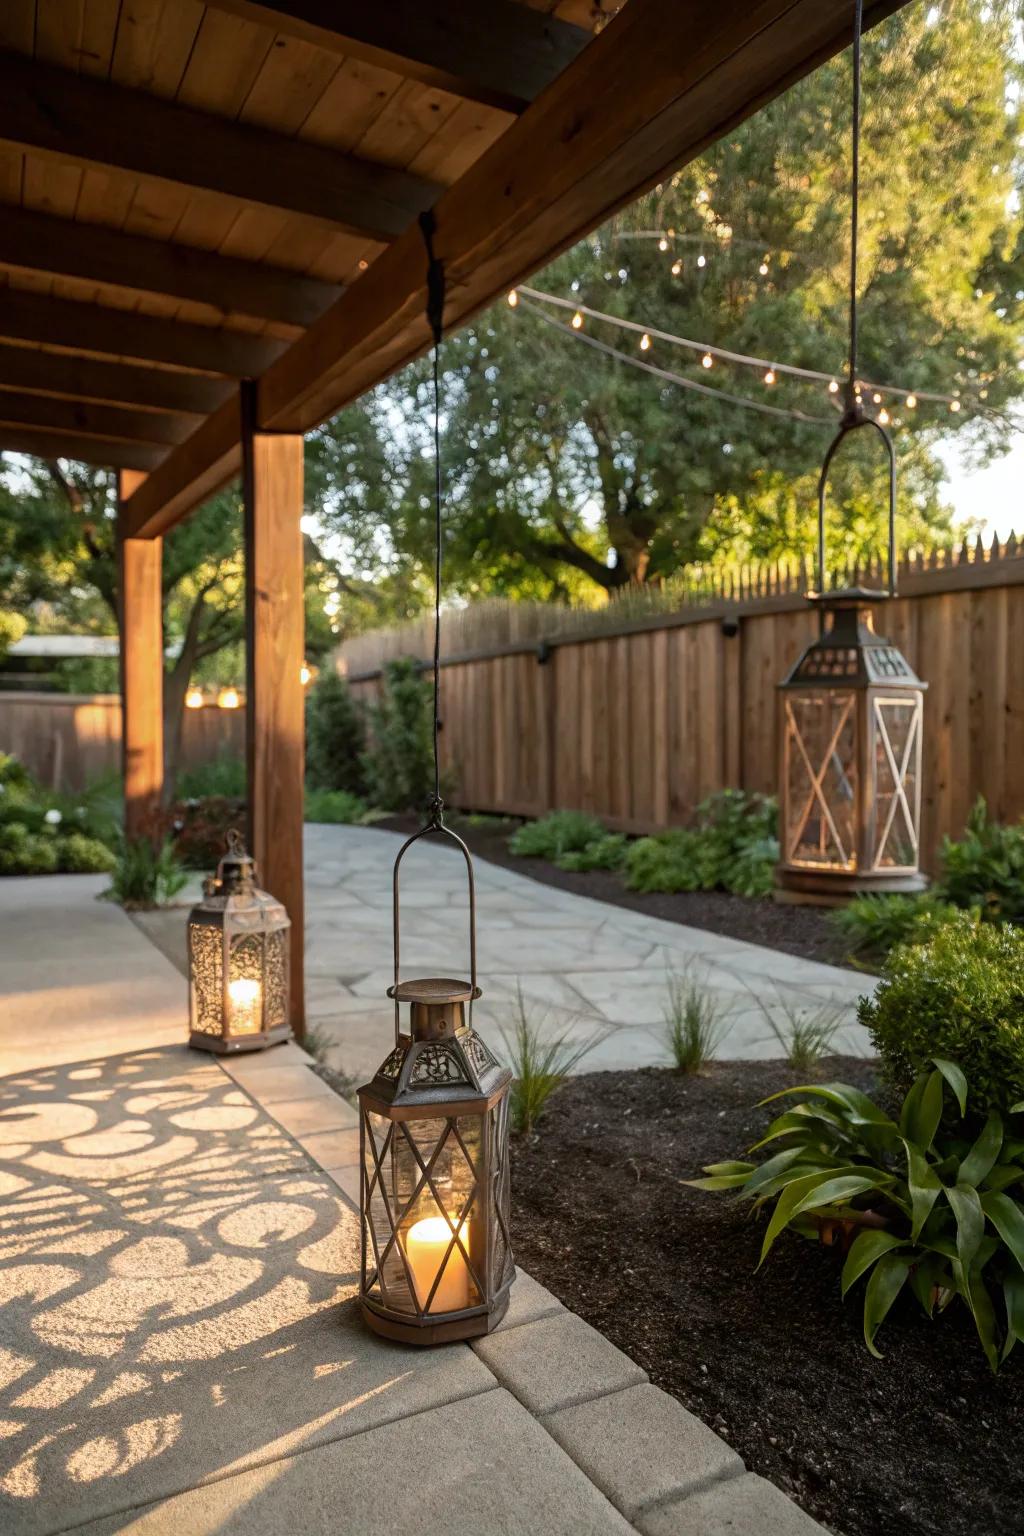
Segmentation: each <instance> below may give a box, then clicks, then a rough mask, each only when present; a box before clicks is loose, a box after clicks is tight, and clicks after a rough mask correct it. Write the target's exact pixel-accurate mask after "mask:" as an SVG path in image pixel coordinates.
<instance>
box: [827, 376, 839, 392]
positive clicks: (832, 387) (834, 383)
mask: <svg viewBox="0 0 1024 1536" xmlns="http://www.w3.org/2000/svg"><path fill="white" fill-rule="evenodd" d="M828 392H829V394H830V395H838V393H839V381H838V379H829V381H828Z"/></svg>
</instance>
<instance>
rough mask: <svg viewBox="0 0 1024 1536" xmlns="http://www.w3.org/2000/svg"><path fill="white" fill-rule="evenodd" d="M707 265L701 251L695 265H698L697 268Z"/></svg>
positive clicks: (706, 260)
mask: <svg viewBox="0 0 1024 1536" xmlns="http://www.w3.org/2000/svg"><path fill="white" fill-rule="evenodd" d="M707 264H708V259H707V257H706V256H705V255H704V252H703V251H701V253H700V255H699V256H698V257H697V265H698V267H706V266H707Z"/></svg>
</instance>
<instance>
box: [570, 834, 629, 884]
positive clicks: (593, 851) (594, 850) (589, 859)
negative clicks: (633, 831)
mask: <svg viewBox="0 0 1024 1536" xmlns="http://www.w3.org/2000/svg"><path fill="white" fill-rule="evenodd" d="M625 858H626V839H625V837H624V836H623V835H622V833H621V832H604V833H602V835H601V836H600V837H595V838H593V839H592V840H591V841H590V842H589V843H585V844H584V846H583V847H582V848H574V849H570V850H568V851H567V852H566V853H560V854H559V855H558V858H557V859H556V860H555V863H556V864H557V865H558V867H559V869H567V870H570V871H572V872H575V873H576V874H585V873H587V872H588V871H589V870H592V869H621V868H622V866H623V864H624V862H625Z"/></svg>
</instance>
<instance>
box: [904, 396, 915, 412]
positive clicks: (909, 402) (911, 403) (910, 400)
mask: <svg viewBox="0 0 1024 1536" xmlns="http://www.w3.org/2000/svg"><path fill="white" fill-rule="evenodd" d="M906 406H907V410H908V411H916V410H917V396H916V395H908V396H907V399H906Z"/></svg>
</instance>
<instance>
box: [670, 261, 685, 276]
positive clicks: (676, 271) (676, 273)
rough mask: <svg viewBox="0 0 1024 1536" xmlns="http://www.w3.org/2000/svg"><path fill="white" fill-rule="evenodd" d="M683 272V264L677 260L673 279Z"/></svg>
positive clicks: (673, 265) (673, 269)
mask: <svg viewBox="0 0 1024 1536" xmlns="http://www.w3.org/2000/svg"><path fill="white" fill-rule="evenodd" d="M682 270H683V264H682V262H681V261H678V260H676V261H674V262H673V263H672V276H673V277H678V276H679V274H680V272H681V271H682Z"/></svg>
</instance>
